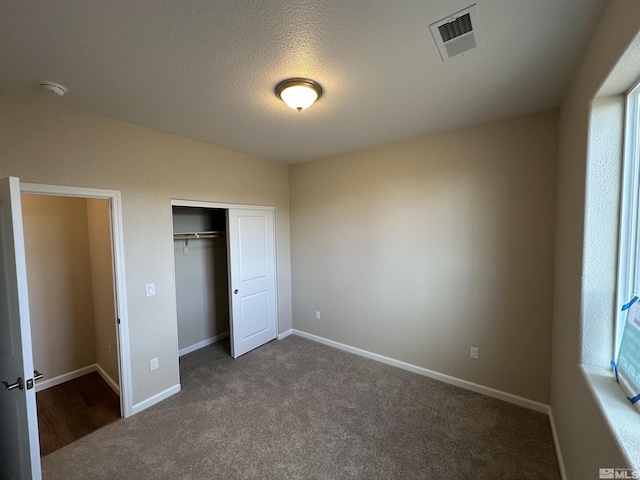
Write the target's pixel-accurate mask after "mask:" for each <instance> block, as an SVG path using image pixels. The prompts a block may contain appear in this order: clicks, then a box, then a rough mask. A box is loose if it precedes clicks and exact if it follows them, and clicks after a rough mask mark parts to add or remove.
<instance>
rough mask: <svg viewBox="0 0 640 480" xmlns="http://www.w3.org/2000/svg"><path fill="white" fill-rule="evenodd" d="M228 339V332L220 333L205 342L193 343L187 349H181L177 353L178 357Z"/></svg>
mask: <svg viewBox="0 0 640 480" xmlns="http://www.w3.org/2000/svg"><path fill="white" fill-rule="evenodd" d="M227 337H229V332H226V333H221V334H220V335H216V336H215V337H211V338H207V339H206V340H202V341H201V342H198V343H194V344H193V345H190V346H188V347H184V348H181V349H180V350H179V351H178V356H179V357H181V356H183V355H186V354H187V353H191V352H195V351H196V350H199V349H201V348H202V347H206V346H207V345H211V344H213V343H216V342H219V341H220V340H223V339H225V338H227Z"/></svg>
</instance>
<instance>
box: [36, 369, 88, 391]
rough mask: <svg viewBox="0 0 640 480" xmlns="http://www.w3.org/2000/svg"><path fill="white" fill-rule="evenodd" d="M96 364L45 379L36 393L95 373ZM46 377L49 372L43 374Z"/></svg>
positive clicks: (37, 385)
mask: <svg viewBox="0 0 640 480" xmlns="http://www.w3.org/2000/svg"><path fill="white" fill-rule="evenodd" d="M95 371H96V364H95V363H94V364H93V365H87V366H86V367H82V368H79V369H78V370H74V371H73V372H69V373H63V374H62V375H58V376H57V377H53V378H46V377H45V378H43V379H42V380H38V382H37V383H36V392H40V391H42V390H46V389H47V388H51V387H55V386H56V385H60V384H61V383H64V382H68V381H69V380H73V379H74V378H78V377H81V376H83V375H86V374H87V373H91V372H95ZM43 373H44V374H45V375H46V374H47V372H43Z"/></svg>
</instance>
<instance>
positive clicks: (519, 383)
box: [290, 110, 557, 403]
mask: <svg viewBox="0 0 640 480" xmlns="http://www.w3.org/2000/svg"><path fill="white" fill-rule="evenodd" d="M556 129H557V112H556V111H555V110H554V111H547V112H543V113H539V114H535V115H529V116H525V117H519V118H514V119H510V120H508V121H505V122H500V123H493V124H489V125H483V126H479V127H474V128H469V129H465V130H460V131H456V132H452V133H446V134H440V135H431V136H426V137H422V138H419V139H416V140H413V141H407V142H402V143H398V144H393V145H387V146H383V147H380V148H375V149H371V150H365V151H360V152H356V153H352V154H347V155H342V156H338V157H334V158H329V159H323V160H318V161H312V162H307V163H302V164H297V165H294V166H292V168H291V182H290V185H291V208H292V210H291V238H292V253H291V255H292V266H293V267H292V284H293V314H294V328H297V329H300V330H303V331H305V332H309V333H312V334H315V335H320V336H322V337H326V338H329V339H332V340H335V341H338V342H342V343H346V344H348V345H352V346H355V347H358V348H362V349H365V350H369V351H372V352H375V353H378V354H382V355H385V356H389V357H392V358H395V359H398V360H402V361H405V362H409V363H411V364H415V365H418V366H421V367H425V368H428V369H432V370H435V371H437V372H441V373H445V374H448V375H453V376H455V377H459V378H462V379H465V380H468V381H471V382H476V383H479V384H482V385H486V386H489V387H493V388H496V389H499V390H503V391H506V392H509V393H512V394H515V395H520V396H523V397H526V398H529V399H533V400H536V401H540V402H544V403H548V401H549V368H550V343H551V339H550V335H551V309H552V288H553V238H554V222H555V187H556V185H555V175H556V158H557V149H556V143H557V138H556ZM316 310H318V311H320V313H321V320H320V321H316V320H315V311H316ZM472 345H473V346H477V347H479V349H480V359H479V360H477V361H476V360H471V359H470V358H469V347H470V346H472Z"/></svg>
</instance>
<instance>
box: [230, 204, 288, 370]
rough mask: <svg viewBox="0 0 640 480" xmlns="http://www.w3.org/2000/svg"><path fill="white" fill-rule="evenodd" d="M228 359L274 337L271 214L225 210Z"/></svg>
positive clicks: (264, 211)
mask: <svg viewBox="0 0 640 480" xmlns="http://www.w3.org/2000/svg"><path fill="white" fill-rule="evenodd" d="M227 236H228V241H229V277H230V289H229V296H230V297H231V298H230V303H231V308H230V313H231V319H230V320H231V321H230V326H231V342H230V343H231V356H232V357H234V358H238V357H239V356H240V355H243V354H245V353H247V352H248V351H250V350H253V349H254V348H257V347H259V346H260V345H264V344H265V343H267V342H269V341H271V340H273V339H274V338H276V335H277V325H276V288H275V248H274V225H273V211H271V210H240V209H229V211H228V228H227Z"/></svg>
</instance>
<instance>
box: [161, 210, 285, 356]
mask: <svg viewBox="0 0 640 480" xmlns="http://www.w3.org/2000/svg"><path fill="white" fill-rule="evenodd" d="M173 207H196V208H210V209H218V210H231V209H240V210H270V211H272V212H273V261H274V269H275V278H274V293H275V297H276V298H275V309H276V338H278V335H279V333H278V332H280V311H279V310H278V229H277V227H276V225H277V212H276V207H274V206H267V205H243V204H238V203H218V202H203V201H199V200H179V199H173V198H172V199H171V208H172V212H173ZM172 218H173V217H172ZM228 248H229V246H228V245H227V255H228ZM171 251H172V252H174V253H173V255H174V257H173V265H174V267H173V284H174V285H175V284H176V278H175V275H176V274H175V271H176V269H175V265H176V258H175V250H174V249H172V250H171ZM228 268H230V266H229V267H228ZM229 288H231V285H229ZM176 294H177V289H176ZM175 304H176V347H178V335H177V332H178V329H177V327H178V325H177V321H178V299H177V296H176V302H175ZM229 310H231V301H229ZM229 315H231V312H229ZM178 351H179V348H178Z"/></svg>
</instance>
